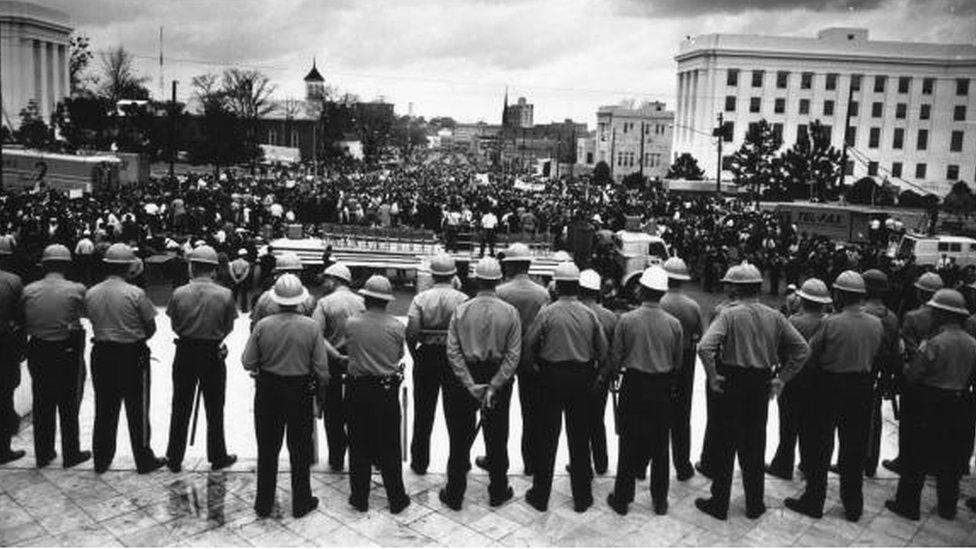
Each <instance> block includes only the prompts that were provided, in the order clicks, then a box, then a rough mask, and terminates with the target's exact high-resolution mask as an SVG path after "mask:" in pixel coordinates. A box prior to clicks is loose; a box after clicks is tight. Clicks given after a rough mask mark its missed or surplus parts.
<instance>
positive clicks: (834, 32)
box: [674, 28, 976, 195]
mask: <svg viewBox="0 0 976 549" xmlns="http://www.w3.org/2000/svg"><path fill="white" fill-rule="evenodd" d="M675 60H676V61H677V62H678V109H677V116H676V121H675V135H674V150H675V153H685V152H687V153H691V154H692V155H694V156H695V158H697V159H698V162H699V165H700V166H701V168H702V169H703V170H705V173H707V174H713V173H715V168H716V163H717V156H716V154H715V151H716V147H715V139H714V138H712V137H711V133H712V129H713V128H714V127H715V126H716V124H717V120H716V116H717V115H718V114H719V113H722V115H723V117H724V121H725V124H726V125H727V126H728V128H729V129H730V130H731V134H732V138H731V140H730V142H728V143H725V147H724V148H723V155H729V154H732V153H733V152H735V151H736V150H737V149H738V148H739V146H740V145H741V144H742V142H743V141H744V140H745V136H746V133H747V132H748V131H749V128H750V126H751V125H752V124H754V123H756V122H758V121H759V120H760V119H766V120H767V121H768V122H769V123H770V124H772V126H773V130H774V131H775V132H777V133H778V134H780V135H781V136H782V139H783V143H784V147H790V146H792V145H793V143H795V142H796V140H797V136H798V135H802V134H804V133H806V131H807V128H808V127H809V124H810V123H811V122H812V121H814V120H820V122H821V123H822V124H824V125H825V126H826V128H827V129H828V131H829V132H830V141H831V144H832V145H833V146H834V147H836V148H837V149H838V150H839V149H842V148H843V146H844V142H845V135H844V133H845V131H844V128H845V121H846V118H847V116H848V113H850V128H851V129H850V131H849V132H848V134H847V135H846V141H847V143H848V144H849V145H850V146H851V151H850V155H849V161H848V164H847V165H846V166H845V167H844V170H845V174H846V183H848V184H851V183H853V182H854V181H856V180H857V179H860V178H861V177H864V176H878V177H879V178H883V177H888V178H889V179H890V180H891V181H892V182H893V183H894V184H895V185H898V186H900V187H901V188H902V190H906V189H916V190H918V189H924V190H927V191H929V192H934V193H936V194H940V195H944V194H946V192H948V190H949V189H950V188H951V187H952V185H953V184H954V183H955V182H956V181H957V180H961V179H965V180H967V181H973V180H974V179H976V125H974V124H973V122H974V121H976V113H974V111H976V90H974V89H973V86H974V83H973V79H974V75H976V46H973V45H970V44H922V43H914V42H887V41H877V40H868V31H867V30H866V29H856V28H854V29H848V28H831V29H825V30H822V31H820V32H819V33H818V34H817V37H816V38H806V37H785V36H758V35H743V34H706V35H701V36H696V37H694V38H690V39H688V40H685V41H683V42H682V43H681V46H680V48H679V51H678V54H677V55H676V56H675ZM849 94H850V97H851V101H850V102H849V101H848V95H849ZM730 175H731V174H728V173H726V174H725V176H726V177H730Z"/></svg>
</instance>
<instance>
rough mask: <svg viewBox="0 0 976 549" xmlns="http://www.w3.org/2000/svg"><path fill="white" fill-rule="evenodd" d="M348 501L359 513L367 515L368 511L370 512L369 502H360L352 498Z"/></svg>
mask: <svg viewBox="0 0 976 549" xmlns="http://www.w3.org/2000/svg"><path fill="white" fill-rule="evenodd" d="M348 501H349V505H351V506H352V508H353V509H355V510H357V511H359V512H360V513H365V512H366V511H368V510H369V502H368V501H358V500H356V499H353V497H352V496H349V500H348Z"/></svg>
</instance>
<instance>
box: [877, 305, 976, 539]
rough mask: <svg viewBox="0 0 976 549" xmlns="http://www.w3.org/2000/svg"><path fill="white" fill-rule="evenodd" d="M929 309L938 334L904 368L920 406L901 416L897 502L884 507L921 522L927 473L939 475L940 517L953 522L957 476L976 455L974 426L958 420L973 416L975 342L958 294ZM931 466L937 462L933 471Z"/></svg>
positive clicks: (957, 495)
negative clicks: (970, 441) (972, 438)
mask: <svg viewBox="0 0 976 549" xmlns="http://www.w3.org/2000/svg"><path fill="white" fill-rule="evenodd" d="M928 306H929V307H930V308H931V309H932V311H933V316H934V317H935V322H936V325H937V326H938V327H939V330H938V331H937V333H936V335H935V336H933V337H932V338H930V339H928V340H927V341H925V342H923V343H921V344H920V345H919V350H918V353H917V354H916V355H915V356H914V358H913V359H912V360H911V361H910V362H909V363H908V364H907V365H906V367H905V378H906V380H907V382H908V383H909V385H910V386H911V387H912V389H913V390H914V391H915V396H917V399H918V401H917V405H916V406H912V407H906V409H905V410H904V413H903V415H902V419H901V424H900V428H901V430H903V431H905V432H904V435H903V438H902V441H903V442H904V446H902V452H903V453H902V463H901V465H902V471H901V477H900V478H899V480H898V491H897V493H896V495H895V499H894V500H889V501H886V502H885V507H887V508H888V509H889V510H891V511H892V512H894V513H896V514H898V515H901V516H903V517H905V518H908V519H910V520H918V519H919V498H920V495H921V492H922V487H923V485H924V484H925V473H926V472H927V471H928V472H931V473H934V474H935V476H936V491H937V494H938V512H939V516H941V517H942V518H944V519H947V520H952V519H953V518H955V516H956V503H957V501H958V498H959V478H960V476H961V474H962V468H963V466H964V464H965V463H966V462H968V461H969V457H970V455H971V453H972V452H971V450H970V449H969V448H967V446H968V441H967V438H968V436H969V434H968V433H967V431H968V430H969V429H970V428H971V427H970V426H969V423H968V422H966V421H960V417H963V416H964V415H966V414H967V413H969V403H968V400H969V398H970V393H971V391H972V390H973V368H974V365H976V339H973V337H972V336H971V335H969V334H967V333H966V332H965V331H964V330H963V329H962V325H961V323H962V321H963V319H965V318H966V316H967V315H968V313H969V311H968V310H967V309H966V301H965V299H964V298H963V297H962V295H961V294H959V292H957V291H955V290H939V291H937V292H936V293H935V295H934V296H933V297H932V299H930V300H929V301H928ZM929 464H933V466H932V467H931V469H930V468H929ZM967 505H968V502H967Z"/></svg>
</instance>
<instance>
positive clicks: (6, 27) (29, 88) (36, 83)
mask: <svg viewBox="0 0 976 549" xmlns="http://www.w3.org/2000/svg"><path fill="white" fill-rule="evenodd" d="M72 30H73V29H72V27H71V24H70V21H69V19H68V14H66V13H64V12H62V11H58V10H55V9H51V8H47V7H44V6H39V5H37V4H32V3H30V2H14V1H9V0H0V93H2V104H3V121H2V124H3V125H4V126H6V127H8V128H11V129H16V128H17V127H19V126H20V111H21V110H22V109H23V108H24V107H26V106H27V104H28V102H30V101H31V100H33V101H34V102H36V103H37V107H38V109H39V110H40V113H41V116H43V117H44V119H45V120H46V121H50V119H51V116H52V115H53V114H54V111H55V107H56V106H57V104H58V102H59V101H61V100H62V99H64V98H65V97H68V96H69V95H70V94H71V80H70V78H69V75H68V60H69V57H70V52H69V51H68V43H69V35H70V34H71V31H72Z"/></svg>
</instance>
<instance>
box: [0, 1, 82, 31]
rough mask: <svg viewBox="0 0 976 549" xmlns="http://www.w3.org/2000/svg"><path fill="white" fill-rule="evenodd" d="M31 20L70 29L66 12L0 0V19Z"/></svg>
mask: <svg viewBox="0 0 976 549" xmlns="http://www.w3.org/2000/svg"><path fill="white" fill-rule="evenodd" d="M10 19H19V20H33V21H34V22H37V23H40V24H45V25H51V26H54V27H59V28H60V29H61V30H65V31H68V32H70V31H71V18H70V17H68V14H67V13H65V12H63V11H61V10H56V9H53V8H48V7H46V6H41V5H39V4H34V3H32V2H20V1H17V0H0V20H10Z"/></svg>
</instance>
